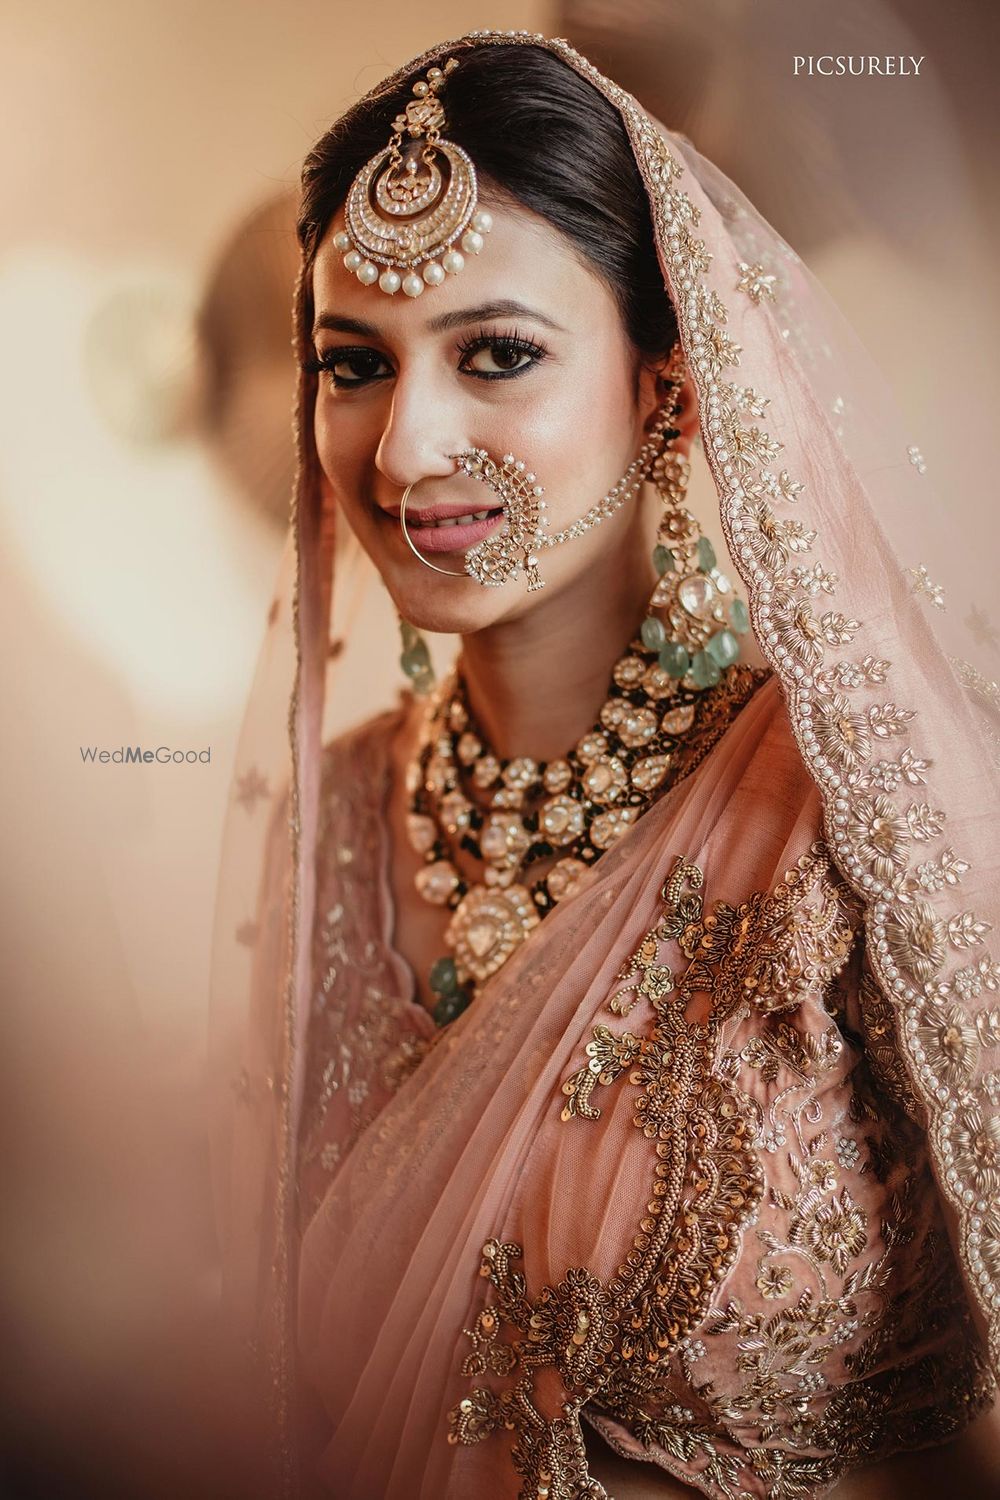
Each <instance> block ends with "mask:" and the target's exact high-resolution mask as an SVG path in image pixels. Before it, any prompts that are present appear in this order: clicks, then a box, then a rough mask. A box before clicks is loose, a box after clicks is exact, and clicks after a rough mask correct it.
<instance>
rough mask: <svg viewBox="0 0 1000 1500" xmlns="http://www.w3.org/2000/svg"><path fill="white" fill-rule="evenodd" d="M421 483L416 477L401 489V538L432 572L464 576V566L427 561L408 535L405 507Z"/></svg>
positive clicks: (448, 575) (452, 576)
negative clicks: (457, 566) (452, 566)
mask: <svg viewBox="0 0 1000 1500" xmlns="http://www.w3.org/2000/svg"><path fill="white" fill-rule="evenodd" d="M449 456H451V455H449ZM422 483H423V480H420V479H416V480H414V482H413V484H408V485H407V486H406V489H405V490H404V491H403V498H402V500H400V502H399V524H400V526H401V528H402V531H403V538H404V540H405V542H406V545H407V546H408V547H409V549H410V551H411V552H412V553H413V555H414V557H415V558H416V559H417V561H418V562H422V563H423V565H424V567H425V568H430V569H431V571H432V572H434V573H443V574H444V575H445V577H446V578H465V577H466V572H465V569H464V568H459V569H455V568H439V567H438V565H437V563H432V562H429V561H428V560H427V558H426V557H425V556H424V554H423V553H422V552H419V551H418V550H417V546H416V543H415V542H414V540H413V538H412V537H411V535H410V532H409V528H408V527H407V524H406V507H407V504H408V502H409V499H410V494H411V491H413V490H415V489H416V487H417V485H418V484H422Z"/></svg>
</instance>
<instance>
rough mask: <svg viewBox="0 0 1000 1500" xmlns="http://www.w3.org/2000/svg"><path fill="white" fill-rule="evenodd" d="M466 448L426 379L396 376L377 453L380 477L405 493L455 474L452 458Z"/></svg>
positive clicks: (448, 411)
mask: <svg viewBox="0 0 1000 1500" xmlns="http://www.w3.org/2000/svg"><path fill="white" fill-rule="evenodd" d="M468 446H469V444H468V443H467V442H466V441H465V440H464V439H463V437H462V435H461V434H460V433H459V432H458V430H457V424H456V421H455V414H454V412H453V411H452V410H451V408H450V406H449V403H448V400H447V397H446V396H445V395H444V393H443V392H442V391H441V390H440V389H435V388H434V387H433V382H432V381H431V380H430V379H428V378H427V376H426V375H424V376H421V375H419V374H418V373H417V372H414V373H412V374H409V375H402V374H400V375H397V377H396V380H395V383H394V388H393V392H392V404H391V406H390V408H389V414H388V419H387V421H386V425H385V428H384V430H383V432H382V436H381V438H380V440H379V445H378V448H377V450H376V453H375V467H376V468H377V469H378V471H379V473H380V474H382V475H383V476H384V477H385V478H386V479H387V480H388V481H389V482H390V484H394V485H398V486H399V487H400V488H401V489H405V488H406V486H407V485H408V484H416V483H417V482H418V481H419V480H421V479H430V478H432V477H434V476H438V477H441V478H444V477H447V476H448V475H450V474H453V473H454V472H455V461H454V459H453V458H452V457H450V456H449V455H451V454H454V453H458V452H459V451H461V450H462V449H463V448H467V447H468Z"/></svg>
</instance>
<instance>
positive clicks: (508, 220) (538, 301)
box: [313, 200, 617, 333]
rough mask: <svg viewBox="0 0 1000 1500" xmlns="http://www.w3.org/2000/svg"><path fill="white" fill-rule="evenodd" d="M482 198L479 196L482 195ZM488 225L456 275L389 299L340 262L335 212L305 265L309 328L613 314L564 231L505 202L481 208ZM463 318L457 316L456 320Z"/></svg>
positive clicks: (570, 326)
mask: <svg viewBox="0 0 1000 1500" xmlns="http://www.w3.org/2000/svg"><path fill="white" fill-rule="evenodd" d="M484 201H485V200H484ZM489 208H490V213H491V214H492V216H493V227H492V230H491V232H490V234H489V237H488V239H487V240H486V243H485V245H484V248H483V250H482V252H481V253H480V254H479V255H473V254H469V255H466V256H465V265H464V267H463V269H462V270H461V271H460V272H458V274H457V275H449V276H448V277H447V278H446V280H445V281H444V282H443V283H442V284H441V285H440V286H435V287H429V288H428V289H427V291H426V292H424V293H423V294H422V295H421V296H420V297H416V298H410V297H407V296H405V295H404V294H403V293H402V292H396V293H395V294H394V295H392V296H390V295H388V294H386V293H385V292H383V291H381V289H380V288H379V287H378V286H377V285H376V286H366V285H363V284H362V283H361V282H359V281H358V279H357V277H356V276H354V275H353V274H352V273H351V272H350V271H349V270H347V269H346V267H345V266H344V263H343V261H344V254H343V252H342V251H341V250H340V249H338V248H337V246H336V245H335V243H334V236H335V235H336V234H337V233H338V232H339V231H341V230H342V229H343V228H344V212H343V209H340V210H338V212H337V213H336V214H335V215H334V217H333V219H332V220H331V221H330V224H329V225H328V227H327V230H326V232H325V234H324V236H323V239H322V241H321V243H320V245H319V248H318V250H317V252H316V257H315V261H314V264H313V302H314V306H315V310H316V328H317V329H318V328H319V327H320V326H323V324H324V321H325V320H328V319H329V318H331V317H337V318H340V319H342V320H348V319H349V320H351V321H352V322H354V323H355V324H361V323H365V324H369V325H371V326H372V327H373V328H378V329H380V330H390V329H391V330H393V331H399V332H401V333H404V332H405V333H409V332H411V331H413V332H416V331H426V332H429V333H440V332H442V331H445V330H447V329H449V328H452V327H454V326H455V323H456V319H457V318H458V317H459V315H460V314H462V313H464V312H467V311H468V310H470V309H480V310H483V309H492V311H491V312H490V313H489V314H487V313H486V312H485V311H480V312H479V316H480V317H481V318H483V317H485V316H492V317H503V316H507V317H520V318H525V317H529V316H531V314H535V315H537V316H536V321H537V322H539V323H540V324H541V325H542V326H543V327H548V328H550V329H551V330H552V331H554V332H559V331H566V332H571V331H574V330H576V329H579V328H581V327H586V326H589V327H590V328H591V329H592V330H593V331H594V332H595V333H596V332H598V331H599V330H600V327H601V320H602V318H603V317H609V318H610V317H615V316H617V306H616V303H615V299H614V298H613V296H612V295H611V292H610V291H609V289H608V288H607V286H606V284H605V283H604V282H603V280H602V279H601V278H600V277H599V276H598V275H597V273H596V272H595V271H594V270H593V269H592V268H591V267H590V266H589V265H588V264H587V263H586V262H585V261H584V260H583V259H582V258H581V256H580V254H579V253H578V251H577V249H576V247H575V246H574V245H573V243H572V241H571V240H570V239H568V238H567V236H566V235H564V234H563V233H561V231H560V230H558V229H556V228H555V227H554V226H553V225H551V224H549V223H548V222H547V220H545V219H543V218H542V217H541V216H540V215H538V214H535V213H533V212H532V211H531V210H530V209H527V208H524V207H523V206H522V205H520V204H516V203H511V202H510V201H509V200H505V201H499V202H494V203H491V204H490V205H489ZM465 321H468V319H467V318H465V317H463V322H465Z"/></svg>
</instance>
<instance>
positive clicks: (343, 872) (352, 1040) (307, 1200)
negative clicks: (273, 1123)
mask: <svg viewBox="0 0 1000 1500" xmlns="http://www.w3.org/2000/svg"><path fill="white" fill-rule="evenodd" d="M380 722H382V727H383V729H384V721H378V720H375V721H373V723H372V725H370V726H368V727H367V729H365V728H363V729H362V730H359V731H358V733H359V734H367V735H368V743H367V744H366V753H364V754H357V753H355V755H354V759H353V765H354V767H355V769H354V773H353V774H352V775H351V776H345V775H344V774H343V764H342V757H343V756H344V755H345V754H348V755H349V754H351V751H350V749H349V748H345V746H344V744H343V743H339V742H336V741H335V742H333V743H332V744H330V745H327V746H326V747H325V750H324V760H323V768H322V770H323V775H322V783H321V801H320V808H321V823H320V828H319V837H318V846H317V920H316V927H315V931H314V935H313V973H314V975H315V976H316V978H315V987H314V993H313V1002H312V1013H311V1015H310V1018H309V1035H308V1039H307V1047H306V1078H305V1089H304V1101H303V1109H302V1117H301V1127H300V1156H299V1175H300V1181H299V1189H300V1204H299V1210H300V1217H301V1221H302V1223H303V1224H304V1223H307V1222H308V1219H309V1216H310V1215H311V1213H312V1212H313V1211H314V1210H315V1208H316V1206H317V1204H318V1201H319V1198H320V1196H321V1194H322V1192H323V1190H324V1188H325V1186H326V1181H325V1180H324V1179H328V1178H329V1177H330V1176H331V1175H332V1174H333V1173H335V1172H336V1171H337V1170H338V1168H339V1167H340V1164H341V1162H342V1161H343V1160H344V1158H345V1157H346V1155H348V1154H349V1152H350V1150H351V1147H352V1146H353V1144H354V1142H355V1141H356V1140H357V1138H358V1137H359V1136H360V1135H361V1134H362V1132H363V1131H365V1130H366V1129H367V1128H368V1126H369V1125H370V1124H371V1123H372V1121H373V1120H374V1119H375V1118H376V1116H377V1115H378V1114H379V1113H380V1112H381V1110H382V1108H383V1106H384V1104H385V1102H386V1100H387V1099H388V1098H389V1097H390V1096H391V1095H392V1094H393V1093H395V1091H396V1090H397V1089H398V1088H399V1087H400V1085H401V1084H402V1083H403V1082H404V1080H405V1079H406V1078H408V1077H409V1075H410V1074H411V1073H412V1072H413V1071H414V1069H415V1068H416V1067H417V1066H418V1065H419V1063H420V1062H421V1060H422V1059H423V1058H424V1056H425V1055H426V1053H427V1051H428V1050H429V1048H430V1045H431V1042H432V1037H431V1036H430V1035H429V1033H432V1032H433V1031H434V1030H435V1028H434V1025H433V1022H432V1021H431V1018H430V1015H429V1014H428V1017H427V1033H428V1034H425V1035H422V1034H420V1032H419V1031H418V1030H417V1029H416V1027H415V1025H414V1024H413V1022H411V1020H410V1016H409V1015H408V1014H407V1013H405V1012H401V1009H400V1006H401V1003H402V1002H403V1001H404V1000H405V999H406V995H405V993H404V981H403V980H402V978H401V976H400V975H399V974H398V973H397V972H395V971H394V968H393V964H392V961H391V957H390V955H389V953H388V952H387V949H386V945H385V943H384V942H383V940H382V934H380V932H379V931H378V926H377V922H376V921H374V920H373V919H372V916H371V915H370V914H371V913H372V912H373V903H372V899H371V893H372V881H373V878H374V879H376V880H377V878H378V874H377V872H378V871H379V870H380V868H381V867H382V840H383V838H384V834H383V831H382V827H381V821H380V820H381V817H382V808H381V802H382V800H383V798H384V790H385V788H384V776H385V767H384V764H383V757H382V755H381V753H380V742H378V741H376V742H374V743H373V742H372V735H373V734H376V733H377V732H378V726H379V724H380ZM356 750H357V745H356V742H355V751H356ZM418 1019H419V1018H418ZM334 1109H337V1110H338V1111H339V1118H338V1119H337V1121H336V1124H335V1126H333V1125H332V1122H331V1119H330V1115H331V1111H332V1110H334Z"/></svg>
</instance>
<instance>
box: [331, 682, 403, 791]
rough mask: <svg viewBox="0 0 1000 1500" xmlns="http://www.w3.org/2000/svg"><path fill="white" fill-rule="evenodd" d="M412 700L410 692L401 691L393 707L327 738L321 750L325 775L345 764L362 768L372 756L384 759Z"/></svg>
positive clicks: (376, 758) (378, 759)
mask: <svg viewBox="0 0 1000 1500" xmlns="http://www.w3.org/2000/svg"><path fill="white" fill-rule="evenodd" d="M410 701H411V700H410V698H409V696H408V695H407V694H405V693H401V694H400V697H399V700H398V701H397V702H396V703H394V704H393V705H392V707H391V708H386V709H383V710H382V711H381V712H380V713H377V714H372V715H371V717H370V718H367V719H364V720H362V722H361V723H360V724H353V725H352V726H351V728H350V729H346V730H344V731H342V732H341V733H340V734H337V735H334V736H332V737H331V738H330V739H328V740H327V741H326V742H325V743H324V745H323V751H322V759H323V772H324V777H325V776H326V775H327V774H329V773H331V772H334V771H336V770H338V769H340V768H342V767H344V766H345V765H356V766H358V767H359V768H360V767H361V766H363V765H365V764H368V763H370V761H371V760H372V759H373V758H374V759H375V760H377V761H380V762H381V761H384V760H385V759H386V757H387V756H388V754H389V751H390V749H391V747H392V743H393V740H394V738H395V736H396V734H397V733H398V731H399V729H400V726H401V725H402V724H403V723H404V722H405V720H406V718H407V715H408V714H409V712H410Z"/></svg>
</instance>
